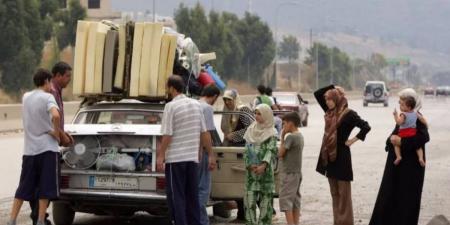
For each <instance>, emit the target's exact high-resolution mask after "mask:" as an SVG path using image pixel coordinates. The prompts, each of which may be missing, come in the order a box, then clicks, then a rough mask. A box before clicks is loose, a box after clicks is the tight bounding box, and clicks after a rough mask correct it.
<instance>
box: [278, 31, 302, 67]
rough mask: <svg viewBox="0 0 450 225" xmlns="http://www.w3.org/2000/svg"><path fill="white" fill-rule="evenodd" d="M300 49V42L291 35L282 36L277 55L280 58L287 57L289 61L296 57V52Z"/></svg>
mask: <svg viewBox="0 0 450 225" xmlns="http://www.w3.org/2000/svg"><path fill="white" fill-rule="evenodd" d="M299 51H300V44H299V43H298V41H297V38H296V37H294V36H292V35H287V36H283V41H282V42H281V43H280V47H279V49H278V56H279V57H281V58H287V59H288V61H289V63H292V61H294V60H297V59H298V53H299Z"/></svg>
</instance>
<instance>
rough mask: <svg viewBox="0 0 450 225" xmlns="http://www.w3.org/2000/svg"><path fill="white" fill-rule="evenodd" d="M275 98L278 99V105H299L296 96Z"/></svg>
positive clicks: (278, 96) (277, 96)
mask: <svg viewBox="0 0 450 225" xmlns="http://www.w3.org/2000/svg"><path fill="white" fill-rule="evenodd" d="M275 98H276V99H277V103H279V104H289V105H297V104H299V101H298V98H297V96H296V95H276V96H275Z"/></svg>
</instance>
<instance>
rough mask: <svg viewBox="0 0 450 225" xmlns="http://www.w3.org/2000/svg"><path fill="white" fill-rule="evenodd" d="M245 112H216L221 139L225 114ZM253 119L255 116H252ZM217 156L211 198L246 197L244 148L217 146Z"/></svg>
mask: <svg viewBox="0 0 450 225" xmlns="http://www.w3.org/2000/svg"><path fill="white" fill-rule="evenodd" d="M242 113H245V112H215V116H214V121H215V125H216V128H217V130H218V133H219V136H220V138H221V139H222V140H223V133H222V131H221V130H220V127H221V126H220V122H221V119H222V115H224V114H242ZM250 116H252V117H253V115H250ZM213 150H214V154H215V155H216V160H217V167H216V169H215V170H214V171H212V173H211V198H212V199H214V200H226V199H229V200H236V199H242V198H243V196H244V184H245V165H244V150H245V148H244V147H231V146H216V147H214V148H213ZM274 169H275V183H276V191H275V192H276V195H278V186H279V185H278V184H279V181H278V179H279V178H278V174H279V169H278V159H276V162H275V167H274Z"/></svg>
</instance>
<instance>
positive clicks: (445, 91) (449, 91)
mask: <svg viewBox="0 0 450 225" xmlns="http://www.w3.org/2000/svg"><path fill="white" fill-rule="evenodd" d="M438 95H444V96H447V95H450V87H449V86H439V87H437V88H436V96H438Z"/></svg>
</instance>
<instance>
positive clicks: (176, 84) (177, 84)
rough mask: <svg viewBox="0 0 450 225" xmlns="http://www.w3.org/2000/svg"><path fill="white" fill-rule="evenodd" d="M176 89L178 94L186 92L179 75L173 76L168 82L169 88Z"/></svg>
mask: <svg viewBox="0 0 450 225" xmlns="http://www.w3.org/2000/svg"><path fill="white" fill-rule="evenodd" d="M171 87H172V88H174V89H175V90H176V91H177V92H178V93H183V92H184V81H183V78H181V76H179V75H172V76H170V77H169V79H168V80H167V88H171Z"/></svg>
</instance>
